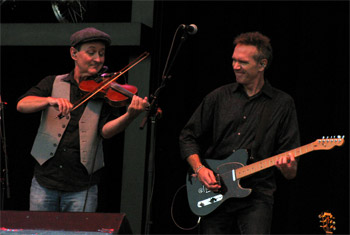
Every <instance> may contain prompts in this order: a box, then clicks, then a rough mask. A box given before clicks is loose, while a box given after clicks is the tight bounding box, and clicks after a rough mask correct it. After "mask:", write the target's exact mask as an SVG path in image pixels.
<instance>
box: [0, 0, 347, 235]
mask: <svg viewBox="0 0 350 235" xmlns="http://www.w3.org/2000/svg"><path fill="white" fill-rule="evenodd" d="M87 3H88V8H87V9H88V11H87V15H86V18H85V20H84V22H130V19H131V16H130V12H131V2H128V1H99V2H97V1H88V2H87ZM29 9H30V10H29ZM1 22H3V23H15V22H21V23H37V22H52V23H54V22H57V20H56V18H55V16H54V14H53V12H52V10H51V6H50V3H49V2H43V1H42V2H37V1H35V2H23V1H7V2H4V3H3V4H2V5H1ZM191 23H193V24H196V25H197V26H198V33H197V34H196V35H193V36H190V37H189V38H188V40H187V41H186V42H185V43H184V44H183V46H182V48H181V51H180V53H179V55H178V57H177V60H176V62H175V64H174V66H173V69H172V70H171V73H170V74H171V75H172V79H171V80H170V81H169V82H168V83H167V86H166V88H165V89H164V90H163V91H162V93H161V94H160V100H159V102H160V104H159V105H160V107H161V108H162V110H163V117H162V119H160V120H159V121H158V123H157V133H156V134H157V138H156V178H155V179H156V180H155V194H154V200H153V201H154V202H153V211H152V217H153V225H152V233H163V234H164V233H167V234H170V233H180V234H181V233H195V232H196V229H194V230H191V231H184V230H182V229H179V228H178V227H177V226H176V225H175V224H174V222H173V221H172V218H171V214H170V210H171V208H172V200H173V198H174V197H175V194H176V192H177V190H178V189H179V188H180V187H181V186H182V185H183V184H184V183H185V175H186V170H187V165H186V163H185V162H183V161H182V160H181V159H180V156H179V149H178V135H179V132H180V130H181V128H182V127H183V126H184V125H185V123H186V121H187V120H188V119H189V117H190V116H191V114H192V113H193V111H194V110H195V108H196V107H197V106H198V105H199V103H200V101H201V100H202V98H203V97H204V96H205V95H206V94H207V93H209V92H210V91H212V90H213V89H215V88H217V87H219V86H221V85H224V84H227V83H230V82H233V81H234V74H233V71H232V66H231V55H232V52H233V45H232V41H233V38H234V37H235V36H237V35H238V34H240V33H242V32H248V31H260V32H261V33H263V34H265V35H267V36H268V37H270V38H271V43H272V47H273V49H274V59H273V62H272V67H271V68H270V69H269V70H268V71H267V72H266V77H267V78H268V79H269V81H270V82H271V83H272V85H273V86H275V87H277V88H279V89H281V90H284V91H286V92H287V93H289V94H290V95H291V96H292V97H293V98H294V99H295V103H296V107H297V113H298V118H299V127H300V132H301V142H302V144H303V145H304V144H308V143H311V142H313V141H315V140H316V139H319V138H322V136H334V135H345V140H346V141H345V144H344V145H343V146H342V147H336V148H334V149H332V150H329V151H318V152H312V153H309V154H307V155H305V156H302V157H301V158H300V162H299V163H300V164H299V170H298V176H297V178H296V179H294V180H292V181H286V180H284V179H283V178H282V177H281V176H280V175H278V174H277V180H278V186H279V188H278V191H277V192H276V202H275V210H274V213H275V214H274V219H273V227H272V232H273V233H279V234H321V233H324V232H323V231H322V229H321V228H319V219H318V215H319V214H320V213H321V212H323V211H330V212H331V213H332V214H333V215H334V216H335V217H336V222H337V225H336V227H337V230H336V232H335V233H338V234H348V233H349V147H348V146H349V141H348V138H349V2H348V1H309V2H294V1H290V2H282V1H271V2H254V1H247V2H240V1H215V2H214V1H187V2H180V1H175V2H171V1H156V2H155V12H154V27H153V34H152V41H153V43H152V44H151V45H150V48H149V50H150V51H151V52H152V81H151V84H150V86H151V92H154V90H155V89H156V88H157V87H158V86H159V84H160V82H161V79H160V78H161V73H162V70H163V68H164V64H165V61H166V56H167V54H168V51H169V49H170V44H171V41H172V38H173V35H174V33H175V30H176V28H177V27H178V26H179V25H180V24H191ZM43 30H45V29H43ZM67 40H68V39H67ZM67 42H68V41H67ZM177 42H178V40H177ZM68 52H69V47H68V46H67V47H25V46H22V47H19V46H16V47H14V46H2V47H1V88H2V89H1V95H2V100H3V101H5V102H7V103H8V104H7V105H6V106H5V108H4V118H3V119H2V120H3V122H4V123H5V130H6V135H5V137H6V143H7V152H8V157H9V180H10V189H11V198H10V199H6V198H5V200H4V205H3V208H4V209H6V210H28V208H29V203H28V196H29V187H30V181H31V178H32V174H33V165H34V160H33V159H32V158H31V157H30V155H29V152H30V149H31V145H32V143H33V140H34V136H35V134H36V130H37V127H38V124H39V117H40V115H39V114H21V113H18V112H17V111H16V102H17V99H18V97H19V96H20V95H22V94H23V93H24V92H25V91H26V90H27V89H29V88H30V87H31V86H32V85H34V84H36V83H37V82H38V81H40V80H41V79H42V78H43V77H44V76H46V75H49V74H62V73H66V72H69V71H70V70H71V69H72V68H73V62H71V61H70V58H69V53H68ZM128 53H129V49H128V48H124V47H118V46H112V47H110V48H109V50H108V53H107V59H106V64H107V65H108V66H109V68H110V70H111V71H117V70H118V69H120V68H121V67H123V66H124V65H125V64H126V63H127V60H128ZM122 139H123V136H122V135H119V136H117V137H115V138H113V139H112V140H109V141H107V142H106V143H105V147H106V149H105V152H106V158H107V159H106V165H107V166H106V169H105V180H104V181H103V183H102V184H101V187H100V204H99V208H98V211H99V212H119V209H120V184H118V182H120V180H121V179H120V177H121V176H120V175H121V172H120V168H121V164H122V160H121V157H120V158H118V159H116V158H115V156H114V155H115V149H117V152H120V153H121V152H122V144H119V145H118V146H115V145H116V143H117V142H118V140H122ZM113 154H114V155H113ZM2 156H3V152H2ZM112 156H113V158H112ZM3 166H4V164H3V158H2V168H3ZM185 194H186V192H185V190H184V189H181V190H179V193H178V194H177V195H176V197H175V200H174V205H173V208H174V218H175V220H176V222H177V223H179V225H181V226H184V227H190V226H193V225H194V224H195V222H196V217H195V216H194V215H193V214H191V212H190V211H189V209H188V206H187V199H186V195H185ZM2 197H3V198H4V195H2Z"/></svg>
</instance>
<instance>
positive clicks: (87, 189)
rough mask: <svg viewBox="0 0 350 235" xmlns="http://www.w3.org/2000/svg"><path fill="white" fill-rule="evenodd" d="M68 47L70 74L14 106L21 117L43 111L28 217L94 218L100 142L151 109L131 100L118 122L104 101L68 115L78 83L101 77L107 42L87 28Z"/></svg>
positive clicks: (45, 83)
mask: <svg viewBox="0 0 350 235" xmlns="http://www.w3.org/2000/svg"><path fill="white" fill-rule="evenodd" d="M70 42H71V47H70V56H71V58H72V59H73V61H74V63H75V67H74V70H73V71H72V72H70V73H69V74H64V75H58V76H48V77H46V78H44V79H43V80H41V81H40V82H39V83H38V84H37V85H36V86H34V87H32V88H31V89H29V90H28V91H27V92H26V93H25V94H24V95H23V96H21V97H20V99H19V102H18V104H17V110H18V111H19V112H22V113H33V112H37V111H42V117H41V123H40V126H39V129H38V133H37V136H36V138H35V141H34V144H33V147H32V150H31V154H32V156H33V157H34V158H35V159H36V161H37V164H36V165H35V169H34V177H33V179H32V185H31V189H30V210H32V211H67V212H68V211H70V212H73V211H74V212H95V211H96V209H97V195H98V187H97V184H98V182H99V180H100V177H101V168H102V167H103V166H104V160H103V150H102V140H103V139H108V138H111V137H113V136H114V135H116V134H118V133H120V132H122V131H124V130H125V128H126V127H127V126H128V125H129V124H130V123H131V122H132V121H133V120H134V119H135V118H136V117H137V116H138V115H139V114H140V113H142V112H143V111H145V109H146V108H147V107H148V106H149V103H148V101H147V97H145V98H143V99H142V98H140V97H138V96H136V95H134V96H133V98H132V100H131V103H130V105H129V106H128V108H127V111H126V112H125V113H124V114H122V115H118V117H115V116H113V115H110V111H111V110H110V109H111V108H110V107H109V106H108V105H107V104H106V103H105V102H103V100H102V99H91V100H89V101H87V102H85V103H84V104H82V105H81V106H79V107H78V108H76V109H74V110H73V111H72V109H73V104H74V103H75V102H77V101H79V100H80V99H81V98H82V97H83V96H84V94H83V93H82V92H81V91H80V90H79V83H81V82H82V81H84V80H86V79H91V77H93V76H96V75H97V74H98V73H99V72H100V71H101V69H102V67H103V65H104V62H105V51H106V47H107V46H109V45H110V44H111V38H110V36H109V35H108V34H106V33H105V32H102V31H100V30H97V29H95V28H85V29H82V30H80V31H77V32H75V33H74V34H72V35H71V38H70ZM59 115H61V116H63V118H57V117H58V116H59Z"/></svg>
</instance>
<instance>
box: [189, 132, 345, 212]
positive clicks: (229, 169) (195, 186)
mask: <svg viewBox="0 0 350 235" xmlns="http://www.w3.org/2000/svg"><path fill="white" fill-rule="evenodd" d="M343 144H344V136H342V137H341V136H337V138H328V137H327V138H324V137H323V138H322V139H318V140H316V141H314V142H313V143H310V144H307V145H304V146H300V147H298V148H295V149H292V150H289V151H287V152H284V153H280V154H278V155H275V156H272V157H269V158H266V159H263V160H261V161H258V162H255V163H252V164H250V165H246V164H247V160H248V152H247V150H245V149H240V150H238V151H236V152H235V153H233V154H231V155H230V156H229V157H228V158H226V159H224V160H212V159H207V160H206V161H205V162H206V165H207V167H209V168H210V169H211V170H212V171H213V172H214V173H215V174H216V177H217V181H218V182H219V183H220V184H221V189H220V191H219V192H217V193H214V192H212V191H210V190H208V189H207V188H205V187H204V186H203V185H202V183H201V182H200V181H199V180H198V179H197V177H194V176H193V175H191V174H187V177H186V186H187V196H188V202H189V205H190V208H191V210H192V212H193V213H194V214H196V215H198V216H204V215H207V214H209V213H211V212H212V211H214V210H215V209H216V208H218V207H219V206H220V205H221V204H222V203H223V202H224V201H225V200H227V199H228V198H230V197H233V198H242V197H246V196H248V195H249V194H250V193H251V192H252V190H251V189H245V188H242V187H241V186H240V185H239V180H240V179H242V178H244V177H247V176H249V175H252V174H254V173H257V172H259V171H262V170H264V169H267V168H269V167H273V166H275V162H276V160H277V159H278V158H280V157H286V156H287V155H288V154H289V153H292V154H293V155H294V156H295V157H299V156H301V155H303V154H306V153H309V152H311V151H315V150H329V149H332V148H333V147H334V146H342V145H343ZM240 168H241V169H240Z"/></svg>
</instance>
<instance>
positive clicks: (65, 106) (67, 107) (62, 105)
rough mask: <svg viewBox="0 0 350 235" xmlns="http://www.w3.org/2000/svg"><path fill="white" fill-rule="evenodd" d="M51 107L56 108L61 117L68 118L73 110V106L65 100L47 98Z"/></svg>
mask: <svg viewBox="0 0 350 235" xmlns="http://www.w3.org/2000/svg"><path fill="white" fill-rule="evenodd" d="M47 101H48V103H49V105H50V106H54V107H55V108H56V109H57V110H58V111H60V113H61V115H63V116H66V115H67V114H69V112H70V111H71V110H72V108H73V104H72V103H71V102H70V101H69V100H67V99H65V98H53V97H47Z"/></svg>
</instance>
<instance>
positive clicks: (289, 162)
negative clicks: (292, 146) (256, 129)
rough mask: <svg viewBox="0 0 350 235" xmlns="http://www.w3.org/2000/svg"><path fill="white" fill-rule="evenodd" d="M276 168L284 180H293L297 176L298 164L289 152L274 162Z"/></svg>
mask: <svg viewBox="0 0 350 235" xmlns="http://www.w3.org/2000/svg"><path fill="white" fill-rule="evenodd" d="M275 165H276V167H277V168H278V169H279V170H280V171H281V173H282V174H283V176H284V177H285V178H286V179H293V178H295V176H296V174H297V168H298V163H297V161H296V160H295V157H294V155H293V153H291V152H289V153H288V155H284V156H282V157H280V158H278V159H277V160H276V163H275Z"/></svg>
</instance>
